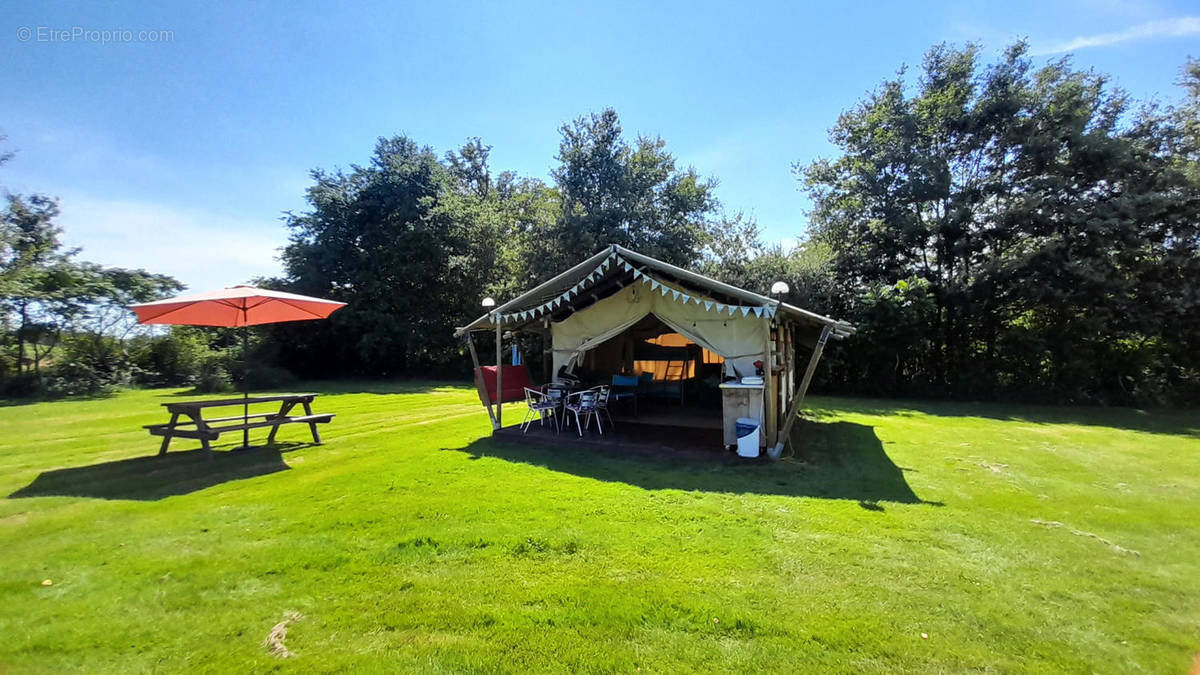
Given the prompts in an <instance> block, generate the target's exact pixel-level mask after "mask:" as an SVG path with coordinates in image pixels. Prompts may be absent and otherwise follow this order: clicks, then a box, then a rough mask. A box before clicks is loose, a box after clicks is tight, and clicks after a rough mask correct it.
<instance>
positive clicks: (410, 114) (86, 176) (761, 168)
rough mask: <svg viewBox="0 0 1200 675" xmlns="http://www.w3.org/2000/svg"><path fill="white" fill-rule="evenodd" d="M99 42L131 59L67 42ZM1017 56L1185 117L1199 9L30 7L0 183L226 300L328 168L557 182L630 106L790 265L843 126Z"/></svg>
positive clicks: (92, 255) (1165, 5)
mask: <svg viewBox="0 0 1200 675" xmlns="http://www.w3.org/2000/svg"><path fill="white" fill-rule="evenodd" d="M76 27H78V28H80V29H83V30H87V31H99V30H109V31H120V30H128V31H131V32H132V33H133V34H134V40H133V41H132V42H110V43H108V44H103V43H101V42H99V41H98V40H97V38H98V37H99V36H96V35H95V34H93V35H91V36H90V37H89V36H79V37H75V38H73V39H58V40H51V37H52V36H51V34H50V33H49V32H48V31H50V30H51V29H54V30H63V31H66V32H67V33H68V34H69V33H70V32H71V31H72V29H74V28H76ZM23 29H28V30H23ZM143 30H164V31H171V36H170V38H169V39H166V40H159V41H156V42H151V41H138V40H137V38H138V37H139V36H137V35H136V34H137V33H138V32H139V31H143ZM1020 37H1025V38H1028V39H1029V41H1030V42H1031V45H1032V47H1033V50H1034V51H1035V52H1037V53H1039V54H1041V56H1039V59H1047V58H1055V57H1056V56H1057V55H1061V54H1063V53H1067V52H1070V53H1072V54H1073V55H1074V60H1075V62H1076V64H1077V65H1079V66H1082V67H1086V68H1094V69H1096V70H1098V71H1100V72H1105V73H1109V74H1111V75H1112V76H1113V77H1114V79H1115V81H1116V83H1117V84H1118V85H1120V86H1122V87H1124V88H1125V89H1127V90H1129V91H1130V92H1131V93H1133V94H1134V95H1136V96H1138V97H1140V98H1150V97H1155V98H1158V99H1160V100H1164V101H1173V100H1176V99H1177V97H1178V91H1177V88H1176V87H1174V85H1173V83H1174V82H1175V81H1176V80H1177V78H1178V73H1179V68H1180V67H1181V66H1182V64H1183V62H1184V60H1185V58H1186V57H1187V56H1188V55H1189V54H1190V55H1193V56H1200V3H1197V2H1190V3H1185V2H1136V1H1130V2H1121V1H1117V0H1102V1H1091V2H1075V1H1070V2H1046V1H1045V0H1042V1H1040V2H1024V1H1021V0H1013V1H1009V2H952V3H933V2H914V3H907V4H903V5H902V4H901V3H887V2H863V3H855V2H837V3H832V2H831V3H822V4H805V3H797V2H778V3H737V2H726V3H703V2H680V3H647V2H631V3H605V4H599V3H597V4H592V5H582V4H581V5H574V4H571V3H564V2H547V3H522V2H507V3H465V2H444V3H442V2H432V3H431V2H425V3H366V4H355V5H354V6H352V7H342V6H339V5H338V4H337V3H316V2H291V3H266V2H255V3H226V4H224V5H223V4H221V3H204V4H201V3H194V4H192V5H190V6H189V5H184V4H183V3H158V2H156V3H145V4H138V3H130V4H122V3H88V4H84V3H53V2H50V3H47V2H25V3H22V2H18V3H12V2H9V3H6V9H5V12H4V13H3V16H2V17H0V63H3V67H0V91H2V92H3V96H2V97H0V130H2V131H3V132H4V133H6V134H7V135H8V136H9V139H8V142H7V144H6V146H7V149H9V150H15V151H17V156H16V158H15V159H13V160H12V161H11V162H10V163H9V164H7V165H5V166H4V167H3V168H0V184H2V185H3V187H4V188H5V189H8V190H10V191H15V192H34V191H36V192H43V193H49V194H54V195H58V196H59V197H61V198H62V207H63V217H62V223H63V225H64V226H65V227H66V228H67V234H68V240H69V242H70V243H71V244H72V245H76V246H82V247H83V248H84V256H83V257H85V258H87V259H91V260H95V261H97V262H102V263H106V264H112V265H123V266H131V267H145V268H147V269H150V270H152V271H162V272H168V273H173V274H175V275H176V276H177V277H178V278H180V279H181V280H182V281H184V282H185V283H187V284H188V285H189V286H191V287H193V288H196V289H200V288H209V287H216V286H222V285H228V284H234V283H240V282H243V281H245V280H246V279H248V278H250V277H252V276H256V275H263V274H272V273H276V272H277V271H278V269H279V268H278V263H277V262H276V261H275V260H274V256H275V255H276V249H277V248H278V247H279V246H281V245H282V244H283V243H284V242H285V237H286V234H285V230H284V228H283V226H282V224H281V223H280V222H279V220H278V218H279V215H280V214H281V212H283V211H286V210H299V209H303V208H304V201H303V195H304V189H305V187H306V185H307V184H308V176H307V173H308V170H309V169H311V168H313V167H323V168H333V167H337V166H343V167H344V166H347V165H348V164H350V163H355V162H357V163H361V162H364V161H366V159H367V157H368V156H369V153H370V151H371V148H372V146H373V145H374V142H375V139H376V138H377V137H378V136H382V135H392V134H397V133H405V134H408V135H410V136H412V137H413V138H414V139H416V140H417V141H418V142H420V143H423V144H428V145H431V146H433V147H434V148H435V149H436V150H438V151H439V152H442V151H445V150H447V149H450V148H453V147H457V146H458V145H460V144H461V143H462V142H463V141H465V140H466V139H467V138H469V137H471V136H479V137H481V138H482V139H483V140H484V142H485V143H488V144H490V145H492V146H493V151H492V160H493V166H494V168H496V169H498V170H499V169H513V170H516V171H518V172H519V173H521V174H523V175H530V176H536V177H541V178H543V179H547V178H548V173H549V170H550V168H551V167H552V166H553V165H554V155H555V153H556V151H557V146H558V140H559V136H558V132H557V129H558V127H559V126H560V125H561V124H562V123H564V122H565V121H568V120H570V119H572V118H574V117H577V116H579V115H582V114H585V113H588V112H591V111H597V110H600V109H602V108H604V107H607V106H611V107H613V108H615V109H616V110H617V111H618V113H619V114H620V115H621V119H622V122H623V125H624V127H625V129H626V131H627V132H628V133H630V134H636V133H644V134H650V135H661V136H662V137H663V138H664V139H665V140H666V141H667V144H668V148H669V149H670V150H671V151H672V152H673V153H675V155H676V157H677V158H678V159H679V161H680V163H681V164H684V165H689V164H690V165H693V166H695V168H696V169H697V170H698V171H699V172H700V173H701V174H704V175H709V176H714V177H716V178H717V179H719V181H720V187H719V189H718V196H719V197H720V199H721V200H722V202H723V203H724V204H725V206H726V208H727V209H728V210H731V211H737V210H742V211H745V212H747V213H749V214H752V215H754V216H755V217H756V218H757V219H758V221H759V223H760V225H761V226H762V227H763V230H764V233H765V235H766V237H767V238H768V239H772V240H784V241H791V240H794V239H795V238H796V237H797V236H799V235H800V234H801V233H802V232H803V230H804V226H805V210H806V208H807V206H808V203H807V200H806V199H805V197H804V195H803V194H802V193H801V192H800V191H799V190H798V184H797V182H796V180H795V178H794V176H793V175H792V173H791V170H790V167H791V165H792V163H793V162H796V161H801V162H808V161H811V160H813V159H815V158H817V157H820V156H830V155H832V154H833V148H832V146H830V145H829V143H828V140H827V130H828V128H829V127H830V126H831V125H832V124H833V123H834V121H835V120H836V118H837V115H838V113H839V112H841V111H842V110H844V109H845V108H847V107H849V106H851V105H853V104H854V103H855V102H856V101H858V100H859V99H861V98H862V96H863V95H864V94H865V93H866V92H867V91H869V90H871V89H872V88H874V87H875V86H876V85H877V84H878V83H879V82H880V81H882V80H883V79H885V78H887V77H890V76H891V75H893V74H894V73H895V72H896V70H897V69H898V68H899V67H900V66H902V65H904V64H909V65H910V66H916V65H917V64H919V62H920V59H921V56H922V54H923V53H924V51H925V50H926V49H928V48H929V46H930V45H932V44H935V43H938V42H943V41H946V42H953V43H960V44H961V43H963V42H966V41H969V40H973V41H978V42H980V43H982V45H983V47H984V50H985V54H986V55H987V56H988V57H989V58H990V57H991V56H993V55H995V54H996V53H997V52H998V51H999V50H1000V49H1002V48H1003V46H1004V45H1006V44H1008V43H1010V42H1011V41H1013V40H1015V39H1017V38H1020ZM22 38H27V39H25V40H23V39H22Z"/></svg>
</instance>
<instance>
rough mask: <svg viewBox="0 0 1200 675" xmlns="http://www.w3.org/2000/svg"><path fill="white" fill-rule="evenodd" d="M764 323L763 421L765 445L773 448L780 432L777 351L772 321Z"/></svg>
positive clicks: (766, 320)
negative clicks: (773, 338)
mask: <svg viewBox="0 0 1200 675" xmlns="http://www.w3.org/2000/svg"><path fill="white" fill-rule="evenodd" d="M763 322H764V323H766V324H767V340H766V343H765V344H764V345H763V421H764V422H765V423H766V429H763V432H764V433H763V441H764V442H763V445H764V447H771V446H772V445H774V444H775V439H776V434H777V433H778V432H779V413H778V410H777V409H776V407H775V406H776V401H775V368H774V360H773V359H772V356H773V355H774V352H775V350H774V349H772V348H771V320H770V319H763Z"/></svg>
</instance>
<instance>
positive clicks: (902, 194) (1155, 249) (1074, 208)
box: [797, 43, 1198, 401]
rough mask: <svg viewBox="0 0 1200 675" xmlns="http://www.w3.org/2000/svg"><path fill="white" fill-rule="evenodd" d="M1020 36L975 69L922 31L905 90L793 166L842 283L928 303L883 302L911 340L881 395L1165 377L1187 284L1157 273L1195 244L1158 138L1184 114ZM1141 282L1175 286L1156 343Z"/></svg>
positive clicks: (866, 292) (966, 51)
mask: <svg viewBox="0 0 1200 675" xmlns="http://www.w3.org/2000/svg"><path fill="white" fill-rule="evenodd" d="M1025 51H1026V50H1025V45H1024V44H1021V43H1018V44H1016V45H1013V46H1012V47H1010V48H1009V49H1008V50H1007V51H1006V53H1005V54H1004V56H1003V58H1002V59H1001V60H1000V61H999V62H998V63H996V64H993V65H991V66H987V67H981V65H980V64H979V63H978V53H977V49H976V48H975V47H974V46H967V47H966V48H962V49H955V48H951V47H948V46H945V45H943V46H939V47H935V48H934V49H932V50H930V52H929V53H928V54H927V56H926V58H925V61H924V63H923V66H922V71H921V77H920V79H919V82H918V84H917V87H916V89H915V91H913V92H912V93H911V94H910V90H909V88H908V86H907V85H906V83H905V79H904V73H903V71H902V72H901V74H900V75H899V76H897V78H895V79H893V80H890V81H888V82H885V83H884V84H883V85H882V86H881V87H880V89H878V90H877V91H875V92H874V93H872V94H871V95H870V96H869V97H868V98H867V99H866V100H865V101H863V102H862V103H860V104H859V105H858V106H857V107H855V108H853V109H852V110H849V111H847V112H846V113H844V114H843V115H842V116H841V117H840V118H839V120H838V123H837V125H836V126H835V128H834V130H833V132H832V134H831V136H832V138H833V140H834V142H835V143H836V144H837V145H838V146H839V148H840V149H841V150H842V153H843V154H842V156H841V157H839V158H837V159H834V160H821V161H818V162H814V163H813V164H811V165H809V166H799V167H797V171H798V172H799V173H800V174H801V176H802V178H803V179H804V180H805V182H806V185H807V186H808V188H809V190H810V193H811V195H812V197H813V199H814V203H815V208H814V212H813V223H812V224H813V232H814V236H815V238H816V239H817V240H818V241H820V242H822V243H824V244H825V245H826V246H828V247H829V249H830V250H831V251H832V252H833V259H834V267H835V270H836V276H837V279H838V283H839V284H840V285H841V287H842V294H843V295H844V296H846V297H851V298H856V299H857V300H856V301H859V302H862V303H864V304H866V305H868V306H874V305H878V301H879V296H877V295H874V294H875V293H877V289H878V288H880V287H895V285H896V284H898V283H899V282H900V281H905V282H906V283H911V282H909V281H908V280H911V279H919V280H922V281H924V282H925V283H926V284H928V291H929V294H930V297H931V299H932V302H933V311H932V312H931V313H929V314H928V315H925V314H910V315H902V316H897V317H894V320H913V321H920V322H921V323H920V324H919V325H920V327H921V329H922V330H923V331H924V334H925V335H926V336H927V338H928V340H927V341H926V342H925V344H926V347H925V349H926V350H927V351H926V353H924V354H918V353H917V352H915V351H913V350H911V349H905V350H900V352H901V354H902V356H901V358H904V359H907V360H908V363H902V364H900V365H899V366H898V367H897V368H896V369H893V370H894V372H897V373H902V374H903V377H898V378H894V379H892V380H891V381H892V382H894V383H895V387H896V389H895V390H894V391H893V392H892V393H902V392H903V391H909V392H919V393H933V392H943V393H970V394H980V395H994V394H996V393H998V392H999V391H1001V390H1006V391H1010V392H1026V393H1034V394H1040V395H1046V396H1052V397H1055V398H1058V399H1060V400H1091V401H1118V400H1134V399H1137V398H1139V397H1141V398H1145V397H1146V395H1149V394H1150V393H1151V390H1157V391H1162V390H1163V388H1164V386H1166V387H1167V388H1169V387H1170V385H1166V384H1165V381H1164V379H1163V378H1164V377H1168V376H1167V374H1165V373H1164V372H1162V369H1161V366H1162V365H1163V364H1164V362H1165V359H1164V357H1166V356H1167V354H1166V353H1165V352H1163V351H1162V350H1163V347H1162V345H1164V344H1167V343H1168V342H1169V343H1170V344H1172V345H1177V346H1178V345H1184V344H1194V337H1189V336H1188V335H1185V333H1190V334H1192V335H1194V333H1195V329H1194V325H1195V324H1194V323H1190V324H1189V320H1188V319H1185V318H1183V317H1185V316H1194V310H1195V308H1196V307H1195V299H1194V298H1195V291H1194V281H1189V280H1188V279H1186V278H1184V277H1183V276H1182V275H1176V274H1174V273H1173V271H1174V270H1177V269H1178V270H1181V271H1182V270H1190V269H1192V266H1194V265H1195V260H1196V246H1197V244H1196V229H1195V228H1196V222H1197V213H1198V211H1197V205H1196V199H1195V197H1194V196H1193V195H1195V190H1194V185H1195V182H1194V180H1191V179H1189V178H1188V172H1187V166H1194V164H1188V163H1187V162H1184V163H1183V164H1184V165H1185V166H1183V167H1181V166H1180V165H1179V164H1180V163H1179V160H1178V159H1177V158H1178V157H1179V156H1180V154H1181V153H1179V152H1178V151H1177V150H1173V149H1172V146H1173V145H1178V144H1180V143H1185V142H1184V141H1182V140H1180V139H1183V138H1186V128H1187V122H1186V120H1187V119H1188V117H1187V115H1186V113H1180V112H1178V111H1168V113H1166V114H1164V113H1160V112H1159V111H1156V110H1155V109H1153V108H1151V107H1142V108H1140V109H1138V108H1134V107H1133V105H1132V102H1131V101H1130V99H1129V97H1128V96H1127V95H1126V94H1124V93H1123V92H1121V91H1120V90H1117V89H1114V88H1112V87H1111V86H1109V84H1108V82H1107V80H1106V78H1104V77H1103V76H1100V75H1097V74H1094V73H1090V72H1081V71H1077V70H1074V69H1072V68H1071V65H1070V61H1069V60H1067V59H1062V60H1059V61H1054V62H1051V63H1049V64H1047V65H1045V66H1043V67H1041V68H1039V69H1036V70H1035V69H1034V68H1033V66H1032V64H1031V62H1030V61H1029V59H1028V58H1027V57H1026V55H1025ZM1189 180H1191V182H1190V183H1189ZM1168 261H1169V262H1168ZM1194 278H1195V277H1194V276H1193V277H1192V279H1194ZM1150 294H1153V295H1154V297H1158V298H1160V299H1161V298H1163V297H1169V298H1173V299H1175V300H1176V302H1174V303H1172V306H1171V307H1170V308H1169V309H1168V312H1169V314H1170V315H1171V316H1172V317H1173V318H1174V319H1175V320H1176V323H1177V324H1178V325H1179V327H1180V328H1179V332H1178V334H1175V335H1172V336H1171V338H1170V340H1164V339H1163V338H1165V337H1166V336H1165V335H1164V330H1163V328H1164V324H1163V321H1162V319H1161V317H1159V316H1156V314H1158V312H1157V311H1152V310H1149V309H1148V308H1150V307H1153V304H1152V303H1151V302H1150V298H1151V295H1150ZM864 316H865V318H866V320H868V321H870V320H871V318H870V317H871V316H872V314H870V313H868V314H866V315H864ZM882 318H883V317H882V316H880V320H882ZM865 333H866V337H865V338H863V339H871V338H870V335H871V334H872V331H870V330H868V331H865ZM1176 356H1177V355H1176ZM1190 372H1191V373H1193V374H1194V372H1195V370H1194V367H1192V370H1191V371H1190ZM1169 377H1173V378H1174V379H1176V380H1178V379H1179V378H1180V377H1183V378H1185V379H1186V378H1187V377H1191V375H1188V374H1185V373H1176V374H1175V375H1173V376H1169ZM1168 379H1169V378H1168ZM876 381H878V380H876Z"/></svg>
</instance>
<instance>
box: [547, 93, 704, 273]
mask: <svg viewBox="0 0 1200 675" xmlns="http://www.w3.org/2000/svg"><path fill="white" fill-rule="evenodd" d="M560 132H561V134H562V141H561V143H560V144H559V151H558V158H557V159H558V161H559V166H558V167H556V168H555V169H554V170H553V171H552V172H551V175H552V176H553V178H554V181H555V184H556V185H557V187H558V191H559V194H560V198H561V213H560V215H559V219H558V222H557V224H556V228H555V231H554V234H553V240H554V243H555V245H556V249H557V251H556V252H557V255H554V256H551V257H547V258H544V259H543V260H544V261H545V263H546V264H548V265H549V266H550V269H559V270H561V269H562V268H563V265H564V264H569V263H572V262H577V261H579V260H581V259H583V258H584V257H586V256H588V255H591V254H592V253H595V252H596V251H597V250H599V249H600V248H601V247H603V246H604V245H606V244H609V243H614V244H620V245H622V246H626V247H629V248H632V249H634V250H636V251H639V252H641V253H645V254H646V255H650V256H654V257H656V258H659V259H662V260H665V261H667V262H671V263H675V264H679V265H690V264H693V263H695V262H696V261H697V260H698V259H699V257H700V254H701V249H702V247H703V246H704V245H705V243H706V241H707V238H708V236H709V229H710V225H711V224H710V220H709V219H710V217H711V215H712V213H713V211H714V209H715V208H716V206H717V202H716V199H715V197H713V195H712V191H713V188H715V187H716V181H714V180H712V179H704V178H701V177H700V176H699V175H698V174H697V173H696V171H695V170H694V169H691V168H688V169H684V170H680V169H677V168H676V166H675V158H674V157H673V156H672V155H671V154H670V153H669V152H667V151H666V149H665V148H666V141H664V140H662V139H661V138H658V137H654V138H650V137H647V136H639V137H638V138H637V140H636V142H635V143H634V144H633V145H630V144H629V142H627V141H626V140H625V139H624V137H623V136H622V129H621V125H620V120H619V119H618V117H617V113H616V112H615V111H614V110H612V109H611V108H610V109H606V110H604V111H602V112H600V113H598V114H596V113H594V114H592V115H589V116H586V117H580V118H578V119H576V120H575V121H573V122H572V123H570V124H564V125H563V126H562V127H561V128H560ZM543 274H544V273H543Z"/></svg>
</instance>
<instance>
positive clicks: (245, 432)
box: [242, 321, 250, 450]
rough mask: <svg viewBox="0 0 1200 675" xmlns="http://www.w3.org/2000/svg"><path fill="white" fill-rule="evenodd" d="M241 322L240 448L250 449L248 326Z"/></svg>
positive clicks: (247, 322)
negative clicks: (241, 427) (247, 426)
mask: <svg viewBox="0 0 1200 675" xmlns="http://www.w3.org/2000/svg"><path fill="white" fill-rule="evenodd" d="M249 323H250V322H249V321H246V323H244V324H242V426H243V429H242V448H244V449H246V450H249V449H250V429H249V428H246V425H247V424H249V423H250V327H249V325H248V324H249Z"/></svg>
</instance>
